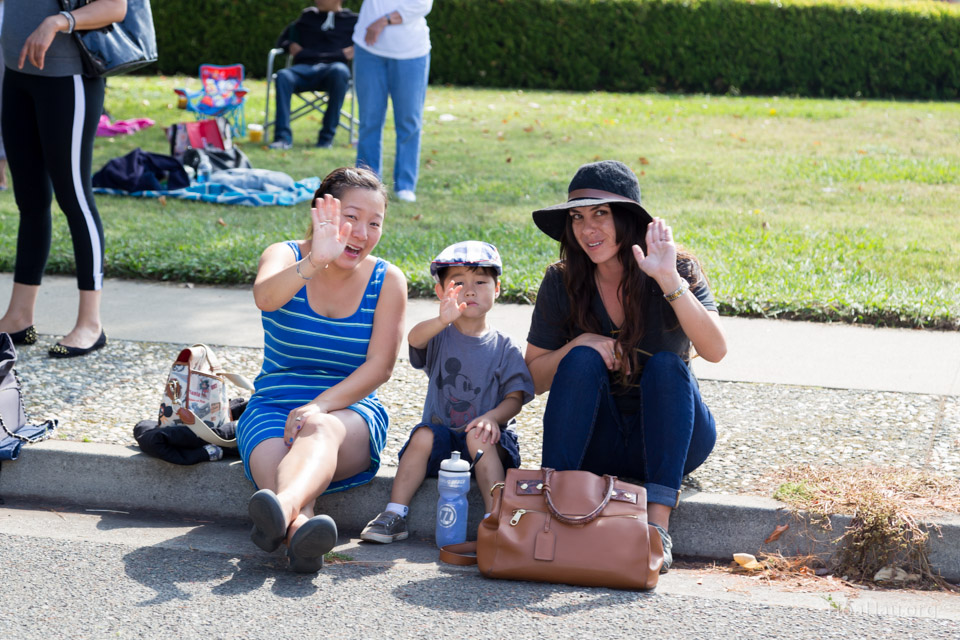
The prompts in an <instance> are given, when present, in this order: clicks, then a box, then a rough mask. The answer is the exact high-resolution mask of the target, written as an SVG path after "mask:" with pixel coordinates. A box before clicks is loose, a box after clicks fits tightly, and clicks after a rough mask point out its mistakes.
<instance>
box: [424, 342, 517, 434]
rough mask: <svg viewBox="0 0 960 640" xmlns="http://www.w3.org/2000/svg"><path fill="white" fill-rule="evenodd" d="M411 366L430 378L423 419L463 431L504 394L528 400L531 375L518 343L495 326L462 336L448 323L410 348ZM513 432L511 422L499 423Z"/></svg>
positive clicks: (493, 405) (491, 407)
mask: <svg viewBox="0 0 960 640" xmlns="http://www.w3.org/2000/svg"><path fill="white" fill-rule="evenodd" d="M410 364H411V365H413V367H414V368H415V369H422V370H423V371H424V372H425V373H426V374H427V376H428V377H429V379H430V384H429V387H428V389H427V398H426V400H424V402H423V422H428V423H430V424H437V425H444V426H447V427H450V428H451V429H455V430H457V431H461V430H463V428H464V427H466V426H467V424H469V423H470V421H471V420H473V419H474V418H476V417H477V416H481V415H483V414H484V413H486V412H487V411H490V410H491V409H493V408H494V407H496V406H497V405H498V404H500V403H501V402H502V401H503V399H504V398H505V397H506V396H507V394H509V393H512V392H514V391H522V392H523V404H526V403H527V402H530V400H532V399H533V378H531V377H530V371H529V370H528V369H527V365H526V363H525V362H524V361H523V354H522V353H521V352H520V347H519V346H518V345H516V344H515V343H514V342H513V341H512V340H511V339H510V338H509V337H507V336H505V335H504V334H502V333H500V332H499V331H497V330H495V329H491V330H490V331H487V332H486V333H485V334H483V335H482V336H478V337H474V336H465V335H463V334H462V333H460V331H458V330H457V328H456V327H455V326H454V325H453V324H450V325H448V326H447V328H446V329H444V330H443V331H441V332H440V333H438V334H437V335H435V336H434V337H433V338H431V339H430V342H428V343H427V348H426V349H415V348H413V347H410ZM500 428H501V429H508V430H510V431H514V430H516V420H512V419H511V420H510V423H509V424H506V425H500Z"/></svg>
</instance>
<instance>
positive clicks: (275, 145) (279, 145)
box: [267, 140, 293, 151]
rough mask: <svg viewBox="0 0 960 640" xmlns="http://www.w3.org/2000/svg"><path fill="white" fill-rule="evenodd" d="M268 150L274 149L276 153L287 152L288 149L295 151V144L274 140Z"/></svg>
mask: <svg viewBox="0 0 960 640" xmlns="http://www.w3.org/2000/svg"><path fill="white" fill-rule="evenodd" d="M267 148H269V149H273V150H274V151H286V150H287V149H293V143H292V142H287V141H286V140H274V141H273V142H271V143H270V144H269V145H267Z"/></svg>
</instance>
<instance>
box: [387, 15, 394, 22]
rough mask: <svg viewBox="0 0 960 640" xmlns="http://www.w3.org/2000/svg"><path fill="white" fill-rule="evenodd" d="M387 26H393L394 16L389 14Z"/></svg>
mask: <svg viewBox="0 0 960 640" xmlns="http://www.w3.org/2000/svg"><path fill="white" fill-rule="evenodd" d="M387 24H393V15H392V14H389V13H388V14H387Z"/></svg>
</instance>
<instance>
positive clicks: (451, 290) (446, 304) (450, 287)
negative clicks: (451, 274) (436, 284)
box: [440, 280, 467, 325]
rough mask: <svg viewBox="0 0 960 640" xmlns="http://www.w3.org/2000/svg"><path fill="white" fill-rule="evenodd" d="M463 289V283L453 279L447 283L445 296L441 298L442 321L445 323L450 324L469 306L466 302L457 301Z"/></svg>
mask: <svg viewBox="0 0 960 640" xmlns="http://www.w3.org/2000/svg"><path fill="white" fill-rule="evenodd" d="M461 289H463V285H462V284H457V283H455V282H454V281H453V280H450V282H448V283H447V290H446V291H444V292H443V297H442V298H440V322H442V323H443V324H444V325H448V324H450V323H451V322H453V321H454V320H456V319H457V318H459V317H460V314H462V313H463V312H464V311H465V310H466V308H467V303H466V302H459V303H458V302H457V297H458V296H459V295H460V290H461Z"/></svg>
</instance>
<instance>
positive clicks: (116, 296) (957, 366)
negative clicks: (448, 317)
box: [0, 274, 960, 395]
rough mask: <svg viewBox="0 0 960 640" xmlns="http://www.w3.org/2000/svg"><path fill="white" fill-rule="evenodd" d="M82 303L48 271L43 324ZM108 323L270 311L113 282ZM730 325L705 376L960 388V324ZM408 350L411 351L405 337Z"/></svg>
mask: <svg viewBox="0 0 960 640" xmlns="http://www.w3.org/2000/svg"><path fill="white" fill-rule="evenodd" d="M12 282H13V277H12V275H11V274H0V301H6V300H7V299H9V295H10V288H11V286H12ZM76 306H77V293H76V281H75V280H74V279H73V278H68V277H63V276H48V277H46V278H45V279H44V284H43V287H41V289H40V296H39V299H38V301H37V325H36V326H37V330H38V331H40V332H41V333H44V334H54V335H63V334H64V333H66V332H68V331H69V330H70V329H71V328H72V326H73V322H74V320H75V319H76ZM201 309H202V310H203V312H202V313H200V312H198V310H201ZM532 311H533V307H532V306H530V305H517V304H498V305H495V306H494V309H493V311H492V312H491V313H490V316H489V317H490V320H491V322H492V324H493V325H494V326H496V327H497V328H498V329H500V330H501V331H503V332H504V333H507V334H508V335H510V336H511V337H512V338H513V339H515V340H517V341H518V342H519V343H520V344H521V345H522V344H525V342H526V337H527V330H528V329H529V326H530V314H531V313H532ZM435 313H436V304H435V302H434V301H433V300H426V299H414V300H410V302H409V304H408V306H407V318H406V329H407V331H409V329H410V327H412V326H413V325H414V324H416V323H417V322H419V321H421V320H424V319H426V318H430V317H432V316H433V315H434V314H435ZM103 323H104V327H105V328H106V331H107V334H108V335H109V336H110V337H112V338H116V339H120V340H143V341H153V342H172V343H183V342H205V343H208V344H212V345H218V344H219V345H229V346H238V347H242V346H246V347H262V346H263V330H262V329H261V326H260V313H259V311H258V310H257V308H256V307H255V306H254V304H253V295H252V294H251V292H250V289H249V288H240V287H231V288H225V287H209V286H201V285H197V286H193V287H191V288H188V287H187V286H185V285H182V284H179V285H176V284H164V283H157V282H135V281H129V280H109V281H107V283H106V285H105V286H104V295H103ZM723 325H724V328H725V330H726V332H727V340H728V345H729V349H728V355H727V357H726V358H724V359H723V361H722V362H720V363H717V364H712V363H709V362H706V361H703V360H697V361H695V363H694V368H695V370H696V373H697V375H698V376H699V377H701V378H704V379H707V380H728V381H735V382H761V383H777V384H792V385H803V386H813V387H829V388H838V389H864V390H872V391H896V392H901V393H931V394H936V395H960V332H943V331H919V330H911V329H875V328H872V327H857V326H851V325H844V324H821V323H813V322H785V321H781V320H763V319H744V318H724V319H723ZM407 331H404V335H406V332H407ZM400 353H401V354H405V353H406V345H405V344H404V346H403V347H402V348H401V351H400Z"/></svg>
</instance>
